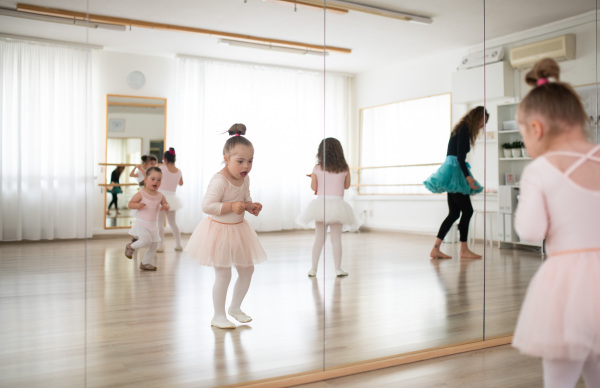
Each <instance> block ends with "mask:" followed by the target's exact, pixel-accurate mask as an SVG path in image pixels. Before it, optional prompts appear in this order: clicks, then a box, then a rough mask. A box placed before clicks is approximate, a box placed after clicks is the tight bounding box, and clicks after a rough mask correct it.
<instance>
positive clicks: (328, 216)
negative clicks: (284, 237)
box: [296, 195, 360, 231]
mask: <svg viewBox="0 0 600 388" xmlns="http://www.w3.org/2000/svg"><path fill="white" fill-rule="evenodd" d="M315 221H316V222H323V223H325V224H335V223H337V224H343V225H344V230H345V231H348V230H350V231H356V230H358V228H359V227H360V222H359V220H358V219H357V218H356V216H355V215H354V210H353V209H352V206H350V204H348V202H346V201H344V198H342V197H340V196H333V195H325V196H318V197H317V198H315V199H313V200H312V201H310V203H309V204H308V206H307V207H306V209H304V211H302V213H300V215H299V216H298V217H297V218H296V223H297V224H298V225H302V226H304V227H311V228H314V227H315Z"/></svg>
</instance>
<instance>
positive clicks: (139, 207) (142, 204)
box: [138, 202, 146, 210]
mask: <svg viewBox="0 0 600 388" xmlns="http://www.w3.org/2000/svg"><path fill="white" fill-rule="evenodd" d="M145 207H146V204H145V203H143V202H140V203H138V210H141V209H143V208H145Z"/></svg>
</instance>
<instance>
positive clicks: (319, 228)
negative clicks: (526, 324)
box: [311, 222, 342, 272]
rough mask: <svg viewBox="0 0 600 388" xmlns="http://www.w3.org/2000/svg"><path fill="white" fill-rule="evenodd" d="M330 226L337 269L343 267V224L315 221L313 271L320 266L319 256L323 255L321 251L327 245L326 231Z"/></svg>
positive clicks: (330, 236)
mask: <svg viewBox="0 0 600 388" xmlns="http://www.w3.org/2000/svg"><path fill="white" fill-rule="evenodd" d="M327 226H329V238H330V240H331V247H332V251H333V263H334V264H335V269H336V271H337V270H341V269H342V224H337V223H336V224H328V225H324V224H323V223H322V222H315V242H314V244H313V249H312V268H311V270H312V271H315V272H316V271H317V268H318V266H319V258H320V257H321V251H322V250H323V246H324V245H325V232H326V231H327Z"/></svg>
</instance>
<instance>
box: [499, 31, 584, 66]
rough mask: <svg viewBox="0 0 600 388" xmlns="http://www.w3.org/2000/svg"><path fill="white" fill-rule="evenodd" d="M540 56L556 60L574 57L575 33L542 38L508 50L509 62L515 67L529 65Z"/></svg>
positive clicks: (540, 57)
mask: <svg viewBox="0 0 600 388" xmlns="http://www.w3.org/2000/svg"><path fill="white" fill-rule="evenodd" d="M542 58H552V59H554V60H556V61H565V60H568V59H575V34H567V35H562V36H558V37H556V38H552V39H547V40H542V41H540V42H535V43H531V44H527V45H525V46H521V47H515V48H513V49H511V50H510V64H511V65H512V67H514V68H516V69H522V68H525V67H529V66H531V65H533V64H534V63H536V62H537V61H539V60H540V59H542Z"/></svg>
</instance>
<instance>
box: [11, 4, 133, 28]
mask: <svg viewBox="0 0 600 388" xmlns="http://www.w3.org/2000/svg"><path fill="white" fill-rule="evenodd" d="M0 15H2V16H11V17H15V18H21V19H30V20H37V21H41V22H51V23H59V24H66V25H71V26H81V27H89V28H105V29H108V30H116V31H125V30H126V29H127V27H126V26H121V25H118V24H107V23H98V22H90V21H88V20H80V19H70V18H62V17H57V16H50V15H40V14H35V13H30V12H21V11H15V10H13V9H7V8H0Z"/></svg>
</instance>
